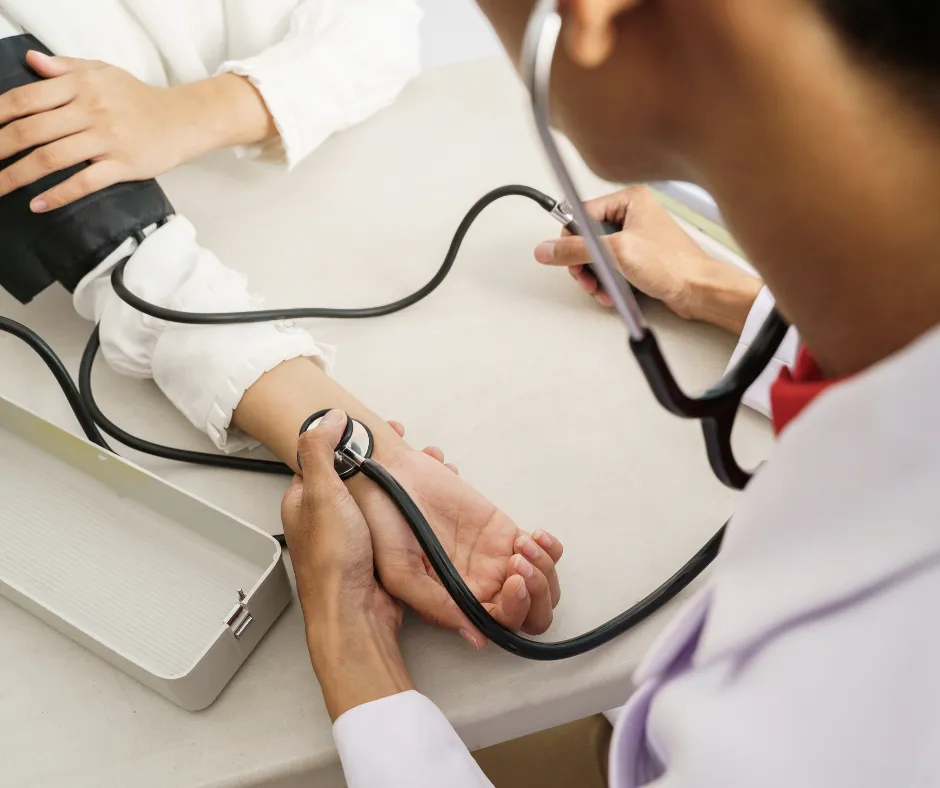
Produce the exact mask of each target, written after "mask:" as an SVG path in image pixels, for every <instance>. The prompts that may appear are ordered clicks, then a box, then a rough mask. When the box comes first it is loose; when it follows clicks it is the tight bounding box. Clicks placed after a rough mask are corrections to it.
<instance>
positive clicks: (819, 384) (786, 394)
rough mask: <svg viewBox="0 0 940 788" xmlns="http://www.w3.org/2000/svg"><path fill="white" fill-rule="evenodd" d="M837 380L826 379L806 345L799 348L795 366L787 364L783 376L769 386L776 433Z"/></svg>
mask: <svg viewBox="0 0 940 788" xmlns="http://www.w3.org/2000/svg"><path fill="white" fill-rule="evenodd" d="M834 383H838V380H827V379H826V377H825V375H824V374H823V371H822V370H821V369H820V368H819V364H817V363H816V359H814V358H813V355H812V353H810V352H809V351H808V350H807V349H806V348H805V347H802V348H800V352H799V354H798V355H797V357H796V363H795V364H794V365H793V369H792V370H791V369H789V368H787V367H784V368H783V369H782V370H781V371H780V377H779V378H777V380H776V381H775V382H774V384H773V385H772V386H771V387H770V411H771V414H772V417H773V424H774V432H776V433H777V435H779V434H780V433H781V432H782V431H783V429H784V428H785V427H786V426H787V425H788V424H789V423H790V422H791V421H793V419H795V418H796V417H797V416H799V415H800V413H801V412H802V410H803V408H805V407H806V406H807V405H809V404H810V402H812V401H813V400H814V399H816V397H818V396H819V395H820V394H821V393H822V392H823V391H824V390H825V389H827V388H828V387H829V386H831V385H833V384H834Z"/></svg>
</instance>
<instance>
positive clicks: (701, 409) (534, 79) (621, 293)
mask: <svg viewBox="0 0 940 788" xmlns="http://www.w3.org/2000/svg"><path fill="white" fill-rule="evenodd" d="M561 27H562V18H561V14H560V13H559V12H558V4H557V1H556V0H539V2H537V3H536V5H535V8H534V9H533V11H532V15H531V17H530V18H529V23H528V26H527V28H526V35H525V42H524V46H523V55H522V73H523V79H524V80H525V82H526V86H527V87H528V89H529V96H530V99H531V102H532V114H533V116H534V118H535V125H536V128H537V130H538V134H539V138H540V139H541V141H542V145H543V147H544V148H545V153H546V155H547V156H548V161H549V164H550V165H551V167H552V170H554V172H555V175H556V177H557V178H558V181H559V183H560V184H561V187H562V190H563V191H564V195H565V198H566V200H567V205H568V206H570V210H571V212H572V213H573V215H574V218H575V220H576V221H577V222H578V224H579V225H580V227H581V231H582V233H583V236H584V240H585V243H586V244H587V246H588V249H589V250H590V252H591V256H592V259H593V262H594V273H595V275H596V276H597V277H598V279H600V281H601V284H603V286H604V289H605V290H606V291H607V293H608V295H610V298H611V301H612V302H613V305H614V308H615V309H616V310H617V314H618V315H620V318H621V320H623V322H624V325H626V327H627V332H628V334H629V339H630V349H631V350H632V351H633V355H634V356H635V357H636V360H637V362H638V363H639V365H640V368H641V369H642V370H643V374H644V376H645V377H646V380H647V382H648V383H649V385H650V388H651V389H652V390H653V394H654V396H655V397H656V400H657V401H658V402H659V403H660V404H661V405H662V406H663V407H664V408H666V410H668V411H669V412H670V413H672V414H674V415H676V416H680V417H682V418H686V419H698V420H699V421H701V423H702V431H703V433H704V435H705V445H706V449H707V452H708V460H709V464H710V465H711V468H712V471H713V472H714V473H715V475H716V476H717V477H718V479H719V480H720V481H721V482H722V483H723V484H725V485H727V486H728V487H731V488H733V489H736V490H741V489H744V487H745V485H747V483H748V481H750V478H751V476H752V473H751V472H750V471H746V470H744V469H743V468H742V467H741V466H740V465H739V464H738V462H737V460H736V459H735V457H734V451H733V449H732V447H731V433H732V430H733V428H734V421H735V417H736V416H737V412H738V409H739V407H740V405H741V399H742V398H743V397H744V394H745V392H746V391H747V390H748V389H749V388H750V387H751V385H752V384H753V383H754V381H756V380H757V378H758V376H759V375H760V374H761V372H763V370H764V369H765V368H766V367H767V364H768V363H769V362H770V360H771V359H772V358H773V355H774V353H775V352H776V350H777V348H778V347H780V343H781V342H782V341H783V339H784V337H785V336H786V334H787V331H788V329H789V326H788V325H787V322H786V321H785V320H784V319H783V318H782V317H781V316H780V314H779V313H778V312H777V311H776V309H774V310H773V311H772V312H771V313H770V315H769V316H768V317H767V319H766V320H765V321H764V324H763V326H761V329H760V331H759V333H758V335H757V337H756V339H755V341H754V342H753V344H752V345H751V346H750V347H749V348H748V349H747V351H746V352H745V354H744V356H743V357H742V358H741V359H740V361H739V362H738V363H737V364H736V365H735V366H734V367H733V368H732V369H730V370H728V372H727V373H726V374H725V376H724V377H723V378H722V379H721V380H720V381H719V382H718V383H717V384H716V385H715V386H713V387H712V388H710V389H709V390H708V391H706V392H705V393H704V394H702V395H700V396H698V397H690V396H688V395H687V394H686V393H685V392H683V391H682V389H681V388H680V386H679V384H678V383H677V382H676V379H675V376H674V375H673V374H672V371H671V370H670V369H669V364H668V363H667V361H666V359H665V357H664V356H663V354H662V351H661V350H660V347H659V343H658V342H657V341H656V336H655V335H654V334H653V332H652V330H650V328H649V326H648V325H647V323H646V320H645V318H644V317H643V312H642V310H641V309H640V306H639V304H638V303H637V300H636V297H635V295H634V293H633V292H632V290H631V288H630V287H629V285H628V284H627V282H626V280H625V279H624V278H623V277H622V276H621V275H620V274H619V272H618V270H617V264H616V261H615V260H614V259H613V256H612V254H611V252H610V250H609V248H608V247H607V246H606V245H605V244H603V243H601V240H600V237H599V235H600V234H601V233H599V231H598V226H597V223H596V222H595V221H594V220H593V219H592V218H591V216H590V215H589V214H588V212H587V210H586V209H585V207H584V203H583V201H582V200H581V197H580V195H579V194H578V190H577V187H576V186H575V184H574V180H573V179H572V177H571V174H570V172H569V171H568V168H567V166H566V165H565V162H564V159H563V158H562V156H561V152H560V151H559V149H558V145H557V144H556V143H555V138H554V136H553V134H552V130H551V116H550V111H549V103H550V102H549V95H550V84H551V72H552V63H553V61H554V57H555V50H556V47H557V45H558V38H559V35H560V34H561Z"/></svg>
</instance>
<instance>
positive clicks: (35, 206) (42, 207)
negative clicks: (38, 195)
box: [29, 199, 49, 213]
mask: <svg viewBox="0 0 940 788" xmlns="http://www.w3.org/2000/svg"><path fill="white" fill-rule="evenodd" d="M29 209H30V210H31V211H32V212H33V213H42V212H43V211H47V210H49V206H48V205H47V204H46V201H45V200H39V199H36V200H33V201H32V202H31V203H30V204H29Z"/></svg>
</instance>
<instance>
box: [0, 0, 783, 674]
mask: <svg viewBox="0 0 940 788" xmlns="http://www.w3.org/2000/svg"><path fill="white" fill-rule="evenodd" d="M561 27H562V18H561V15H560V14H559V12H558V9H557V5H556V0H540V2H538V3H537V5H536V7H535V9H534V10H533V13H532V16H531V17H530V19H529V23H528V26H527V29H526V38H525V45H524V51H523V62H522V71H523V76H524V79H525V81H526V84H527V86H528V89H529V94H530V97H531V101H532V111H533V114H534V117H535V124H536V127H537V129H538V133H539V136H540V138H541V141H542V144H543V146H544V148H545V151H546V153H547V155H548V159H549V162H550V164H551V167H552V169H553V170H554V172H555V175H556V176H557V177H558V180H559V182H560V183H561V185H562V188H563V190H564V193H565V196H566V198H567V200H566V201H562V202H557V201H555V200H552V198H550V197H548V196H547V195H544V194H542V193H541V192H538V191H536V190H535V189H531V188H529V187H525V186H505V187H502V188H500V189H496V190H494V191H492V192H490V193H489V194H487V195H485V196H484V197H483V198H481V199H480V200H478V201H477V203H475V204H474V206H473V207H472V208H471V209H470V211H469V212H468V213H467V215H466V216H465V217H464V219H463V221H462V222H461V223H460V226H459V227H458V229H457V232H456V233H455V235H454V238H453V241H452V242H451V245H450V248H449V250H448V252H447V255H446V257H445V259H444V262H443V264H442V265H441V267H440V268H439V269H438V271H437V273H436V274H435V275H434V277H433V278H432V279H431V280H430V281H429V282H428V283H427V284H426V285H425V286H424V287H422V288H421V289H420V290H418V291H416V292H415V293H413V294H411V295H409V296H407V297H405V298H402V299H400V300H398V301H394V302H392V303H390V304H385V305H382V306H378V307H371V308H364V309H329V308H302V309H279V310H265V311H255V312H229V313H213V314H204V313H191V312H179V311H176V310H170V309H166V308H163V307H159V306H156V305H154V304H150V303H148V302H146V301H144V300H143V299H141V298H139V297H137V296H136V295H134V294H133V293H132V292H131V291H130V290H129V289H128V288H127V286H126V285H125V283H124V269H125V267H126V265H127V263H128V260H129V259H130V258H129V257H128V258H126V259H125V260H123V261H122V262H121V263H120V264H118V265H117V266H116V267H115V269H114V271H113V272H112V277H111V282H112V285H113V287H114V290H115V292H116V293H117V295H118V296H119V297H120V298H122V299H123V300H124V301H126V302H127V303H128V304H130V305H131V306H133V307H134V308H136V309H137V310H139V311H141V312H143V313H144V314H147V315H150V316H151V317H154V318H157V319H160V320H165V321H167V322H173V323H184V324H190V325H211V324H214V325H224V324H237V323H253V322H267V321H283V320H291V319H297V318H363V317H379V316H382V315H388V314H392V313H393V312H397V311H399V310H401V309H404V308H406V307H408V306H411V305H412V304H415V303H417V302H418V301H420V300H421V299H423V298H425V297H426V296H428V295H429V294H430V293H432V292H433V291H434V290H435V289H436V288H437V287H438V286H439V285H440V284H441V283H442V282H443V281H444V279H445V277H446V276H447V274H448V273H449V272H450V270H451V268H452V266H453V264H454V261H455V259H456V257H457V253H458V251H459V249H460V244H461V242H462V241H463V238H464V236H465V235H466V233H467V231H468V230H469V229H470V226H471V225H472V224H473V221H474V220H475V219H476V217H477V216H478V215H479V214H480V213H481V212H482V211H483V210H484V209H485V208H486V207H487V206H488V205H490V204H492V203H493V202H495V201H496V200H498V199H500V198H501V197H505V196H510V195H515V196H522V197H526V198H528V199H531V200H533V201H534V202H536V203H537V204H538V205H540V206H541V207H542V208H543V209H544V210H546V211H547V212H549V213H550V214H551V215H552V216H553V217H554V218H556V219H557V220H558V221H560V222H561V223H562V224H564V225H565V227H566V228H567V229H569V230H570V231H572V232H575V233H579V234H582V235H583V236H584V238H585V241H586V243H587V245H588V247H589V249H590V251H591V254H592V257H593V260H594V261H595V262H594V264H593V266H592V271H593V273H594V275H595V276H597V278H598V279H599V281H600V282H601V284H602V285H603V287H604V288H605V290H606V291H607V293H608V294H609V295H610V297H611V300H612V302H613V305H614V308H615V309H616V310H617V314H618V315H619V316H620V318H621V319H622V320H623V322H624V324H625V325H626V327H627V332H628V336H629V343H630V349H631V350H632V352H633V355H634V357H635V358H636V360H637V362H638V363H639V364H640V368H641V369H642V371H643V374H644V376H645V377H646V380H647V382H648V383H649V385H650V388H651V389H652V391H653V394H654V396H655V397H656V399H657V401H658V402H659V403H660V404H661V405H662V406H663V407H664V408H666V409H667V410H668V411H669V412H670V413H673V414H674V415H676V416H680V417H682V418H687V419H697V420H699V421H700V422H701V424H702V431H703V433H704V436H705V446H706V448H707V453H708V460H709V464H710V465H711V468H712V470H713V471H714V473H715V475H716V476H717V477H718V478H719V479H720V480H721V482H722V483H724V484H725V485H727V486H729V487H731V488H733V489H738V490H740V489H743V488H744V487H745V485H746V484H747V483H748V481H749V480H750V478H751V475H752V474H751V472H750V471H747V470H744V469H743V468H742V467H741V466H740V465H739V464H738V462H737V461H736V459H735V457H734V452H733V450H732V447H731V432H732V429H733V427H734V422H735V417H736V415H737V412H738V409H739V407H740V405H741V399H742V397H743V396H744V393H745V392H746V391H747V390H748V389H749V388H750V387H751V385H752V384H753V383H754V381H755V380H757V378H758V376H759V375H760V373H761V372H762V371H763V370H764V368H765V367H766V366H767V364H768V363H769V361H770V360H771V358H772V357H773V355H774V353H775V352H776V350H777V348H778V347H779V345H780V343H781V342H782V341H783V338H784V336H785V335H786V333H787V330H788V325H787V323H786V322H785V321H784V320H783V318H781V317H780V315H779V314H778V313H777V312H776V311H773V312H772V313H771V314H770V316H769V317H768V318H767V320H766V321H765V323H764V325H763V326H762V327H761V329H760V332H759V334H758V336H757V338H756V339H755V341H754V342H753V343H752V344H751V345H750V347H749V348H748V349H747V351H746V352H745V354H744V356H743V357H742V358H741V359H740V360H739V362H738V363H737V364H736V365H735V366H734V368H732V369H730V370H729V371H728V372H727V373H726V374H725V376H724V377H723V378H722V379H721V380H720V381H719V382H718V384H717V385H715V386H713V387H712V388H710V389H709V390H708V391H706V392H705V393H704V394H702V395H701V396H698V397H690V396H688V395H687V394H685V393H684V392H683V391H682V389H681V388H680V387H679V385H678V383H677V382H676V380H675V377H674V376H673V375H672V372H671V370H670V369H669V365H668V364H667V362H666V359H665V358H664V356H663V354H662V351H661V350H660V348H659V345H658V343H657V341H656V337H655V335H654V334H653V332H652V330H651V329H650V328H649V326H648V325H647V323H646V320H645V319H644V317H643V313H642V311H641V309H640V306H639V304H638V303H637V300H636V297H635V295H634V293H633V291H632V289H631V287H630V285H629V284H628V283H627V281H626V279H624V278H623V276H621V275H620V273H619V272H618V270H617V266H616V263H615V261H614V260H613V259H612V256H611V254H610V252H609V251H608V249H607V247H606V246H605V245H604V244H603V243H602V242H601V240H600V235H601V234H606V233H610V232H614V231H616V230H619V229H620V228H619V227H614V226H611V225H605V226H602V227H598V226H597V225H596V223H595V222H594V220H593V219H591V217H590V216H589V215H588V213H587V211H586V210H585V208H584V204H583V202H582V200H581V198H580V195H579V194H578V191H577V189H576V188H575V185H574V181H573V180H572V178H571V175H570V173H569V172H568V168H567V166H566V165H565V163H564V160H563V159H562V157H561V154H560V152H559V150H558V147H557V145H556V143H555V139H554V136H553V135H552V131H551V127H550V123H549V87H550V78H551V67H552V62H553V60H554V56H555V50H556V47H557V43H558V38H559V35H560V33H561ZM137 240H138V243H143V242H144V241H145V238H144V237H143V236H139V237H138V239H137ZM0 330H3V331H6V332H7V333H10V334H13V335H14V336H17V337H19V338H20V339H22V340H23V341H25V342H26V343H27V344H29V345H30V347H31V348H32V349H33V350H34V351H36V353H37V354H39V355H40V356H41V357H42V359H43V361H44V362H45V363H46V365H47V366H48V367H49V369H50V370H51V371H52V373H53V375H54V376H55V378H56V381H57V382H58V383H59V385H60V387H61V388H62V390H63V392H64V393H65V395H66V397H67V398H68V401H69V404H70V406H71V408H72V410H73V411H74V413H75V415H76V418H77V419H78V421H79V424H80V425H81V427H82V429H83V431H84V432H85V435H86V437H87V438H88V440H90V441H91V442H93V443H95V444H97V445H99V446H101V447H103V448H105V449H107V450H108V451H113V449H111V447H110V446H109V445H108V443H107V442H106V440H105V438H104V437H103V435H102V434H101V431H103V432H105V433H107V434H108V435H110V436H111V437H112V438H114V439H115V440H118V441H120V442H121V443H122V444H124V445H126V446H129V447H131V448H133V449H136V450H138V451H141V452H144V453H147V454H151V455H154V456H158V457H164V458H167V459H173V460H179V461H182V462H190V463H196V464H201V465H210V466H214V467H222V468H232V469H237V470H249V471H260V472H264V473H277V474H290V473H292V471H291V469H290V468H289V467H288V466H286V465H283V464H281V463H278V462H271V461H267V460H255V459H249V458H243V457H228V456H220V455H216V454H210V453H207V452H193V451H185V450H182V449H176V448H173V447H168V446H162V445H160V444H156V443H152V442H150V441H146V440H143V439H141V438H138V437H136V436H134V435H131V434H130V433H128V432H126V431H125V430H123V429H121V428H120V427H119V426H118V425H116V424H114V423H113V422H111V421H110V420H109V419H108V418H107V417H106V416H105V414H104V413H103V412H102V411H101V409H100V408H99V407H98V405H97V403H96V401H95V398H94V395H93V393H92V388H91V372H92V367H93V364H94V360H95V357H96V355H97V352H98V349H99V340H98V329H97V328H96V329H95V330H94V331H93V332H92V335H91V337H90V338H89V341H88V344H87V345H86V347H85V352H84V353H83V355H82V361H81V365H80V369H79V383H78V385H77V386H76V384H75V382H74V381H73V380H72V378H71V376H70V375H69V373H68V371H67V370H66V368H65V366H64V364H63V363H62V361H61V360H60V359H59V358H58V356H56V354H55V352H54V351H53V350H52V348H50V347H49V345H48V344H46V343H45V342H44V341H43V340H42V338H41V337H39V336H38V335H37V334H36V333H35V332H33V331H32V330H31V329H29V328H27V327H26V326H23V325H21V324H19V323H16V322H15V321H12V320H9V319H8V318H3V317H0ZM325 413H326V411H325V410H324V411H321V412H319V413H315V414H313V415H312V416H310V418H308V419H307V420H306V422H304V424H303V426H302V428H301V434H303V432H305V431H307V430H309V429H314V428H315V427H316V426H317V425H318V424H319V422H320V419H322V417H323V416H324V415H325ZM99 428H100V430H101V431H99ZM372 450H373V436H372V434H371V433H370V431H369V430H368V428H367V427H366V426H365V425H364V424H362V423H361V422H359V421H357V420H355V419H351V418H349V417H347V424H346V429H345V431H344V434H343V436H342V438H341V440H340V441H339V444H338V445H337V447H336V450H335V462H334V467H335V470H336V472H337V473H338V474H339V475H340V477H341V478H343V479H348V478H350V477H352V476H354V475H356V474H357V473H361V474H363V475H364V476H365V477H367V478H368V479H371V480H372V481H373V482H374V483H375V484H377V485H378V486H379V487H380V488H381V489H382V490H383V491H384V492H385V493H386V494H387V495H388V496H389V498H390V499H391V500H392V501H393V502H394V504H395V506H396V507H397V508H398V510H399V511H400V512H401V514H402V516H403V517H404V518H405V521H406V522H407V523H408V525H409V527H410V528H411V531H412V533H413V534H414V536H415V538H416V539H417V541H418V543H419V544H420V546H421V549H422V550H423V551H424V553H425V555H426V556H427V559H428V562H429V563H430V565H431V566H432V567H433V569H434V571H435V572H436V573H437V576H438V578H439V579H440V582H441V584H442V585H443V586H444V588H445V589H446V590H447V592H448V593H449V594H450V595H451V597H452V598H453V599H454V601H455V602H456V604H457V605H458V607H459V608H460V609H461V611H462V612H463V613H464V614H465V615H466V616H467V618H468V619H469V620H470V621H471V622H472V623H473V624H474V626H476V627H477V629H479V630H480V632H481V633H483V635H484V636H486V637H487V638H488V639H489V640H491V641H493V642H494V643H495V644H496V645H498V646H500V647H501V648H503V649H506V650H507V651H510V652H512V653H514V654H518V655H519V656H522V657H526V658H528V659H536V660H556V659H565V658H567V657H573V656H576V655H578V654H583V653H585V652H588V651H592V650H593V649H595V648H598V647H599V646H602V645H604V644H605V643H608V642H609V641H611V640H613V639H614V638H615V637H617V636H618V635H620V634H622V633H623V632H626V631H627V630H629V629H631V628H632V627H634V626H635V625H636V624H638V623H639V622H641V621H643V620H644V619H645V618H647V617H648V616H650V615H651V614H652V613H654V612H655V611H657V610H658V609H659V608H661V607H662V606H663V605H665V604H666V603H667V602H669V601H670V600H671V599H673V598H674V597H675V596H676V595H677V594H678V593H679V592H681V591H682V590H683V589H684V588H685V587H686V586H688V584H689V583H691V582H692V581H693V580H694V579H695V578H696V577H698V575H700V574H701V573H702V572H703V571H704V570H705V568H706V567H707V566H708V565H709V564H710V563H711V562H712V561H713V560H714V558H715V556H717V555H718V551H719V549H720V547H721V542H722V539H723V536H724V532H725V526H722V527H721V528H720V529H719V530H718V532H717V533H716V534H715V535H714V536H713V537H712V538H711V539H710V540H709V541H708V542H707V543H706V544H705V546H704V547H702V549H701V550H699V551H698V553H696V554H695V555H694V556H693V557H692V558H691V559H690V560H689V561H688V562H687V563H686V564H685V565H684V566H683V567H682V568H681V569H680V570H679V571H678V572H676V573H675V574H674V575H673V576H672V577H670V578H669V579H668V580H667V581H666V582H664V583H663V584H662V585H660V586H659V587H658V588H657V589H656V590H655V591H653V592H652V593H651V594H649V595H648V596H646V597H645V598H644V599H642V600H641V601H640V602H638V603H636V604H635V605H633V606H632V607H631V608H629V609H628V610H626V611H624V612H623V613H621V614H620V615H619V616H617V617H616V618H613V619H611V620H610V621H608V622H607V623H605V624H602V625H601V626H599V627H597V628H596V629H593V630H591V631H590V632H587V633H585V634H583V635H579V636H578V637H574V638H570V639H568V640H564V641H561V642H557V643H545V642H540V641H535V640H530V639H528V638H525V637H521V636H520V635H518V634H516V633H515V632H512V631H511V630H509V629H507V628H505V627H504V626H502V625H501V624H500V623H498V622H497V621H496V620H495V619H493V618H492V617H491V616H490V615H489V613H488V612H487V611H486V609H485V608H484V607H483V605H482V604H480V602H479V600H477V598H476V597H475V596H474V594H473V592H472V591H471V590H470V589H469V587H468V586H467V584H466V583H465V582H464V580H463V578H462V577H461V576H460V573H459V572H458V571H457V570H456V569H455V568H454V565H453V564H452V563H451V560H450V558H449V557H448V555H447V552H446V551H445V549H444V547H443V546H442V545H441V543H440V540H439V539H438V538H437V536H436V535H435V533H434V531H433V529H432V528H431V526H430V524H429V523H428V521H427V519H426V518H425V516H424V514H423V513H422V512H421V510H420V508H419V507H418V506H417V505H416V504H415V502H414V501H413V500H412V499H411V496H409V494H408V493H407V491H405V489H404V488H403V487H402V486H401V485H400V484H399V483H398V482H397V481H396V480H395V478H394V477H393V476H392V475H391V474H390V473H388V471H386V470H385V469H384V468H383V467H382V466H381V465H379V464H378V463H377V462H376V461H375V460H373V459H372ZM281 541H282V543H283V539H281Z"/></svg>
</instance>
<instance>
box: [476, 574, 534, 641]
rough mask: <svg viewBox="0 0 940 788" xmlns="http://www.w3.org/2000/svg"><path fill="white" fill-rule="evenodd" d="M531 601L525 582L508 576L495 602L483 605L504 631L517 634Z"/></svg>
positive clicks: (518, 577)
mask: <svg viewBox="0 0 940 788" xmlns="http://www.w3.org/2000/svg"><path fill="white" fill-rule="evenodd" d="M531 603H532V600H531V597H530V595H529V591H528V589H527V588H526V584H525V581H524V580H523V578H521V577H520V576H519V575H510V576H509V577H508V578H507V579H506V582H505V583H503V587H502V589H500V592H499V595H498V596H497V597H496V601H495V602H492V603H488V604H484V605H483V607H485V608H486V609H487V611H488V612H489V614H490V615H491V616H492V617H493V618H495V619H496V620H497V621H498V622H499V623H500V624H502V625H503V626H504V627H506V629H509V630H511V631H512V632H518V631H519V630H520V629H522V627H523V624H524V623H525V620H526V618H527V617H528V615H529V610H530V606H531Z"/></svg>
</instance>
